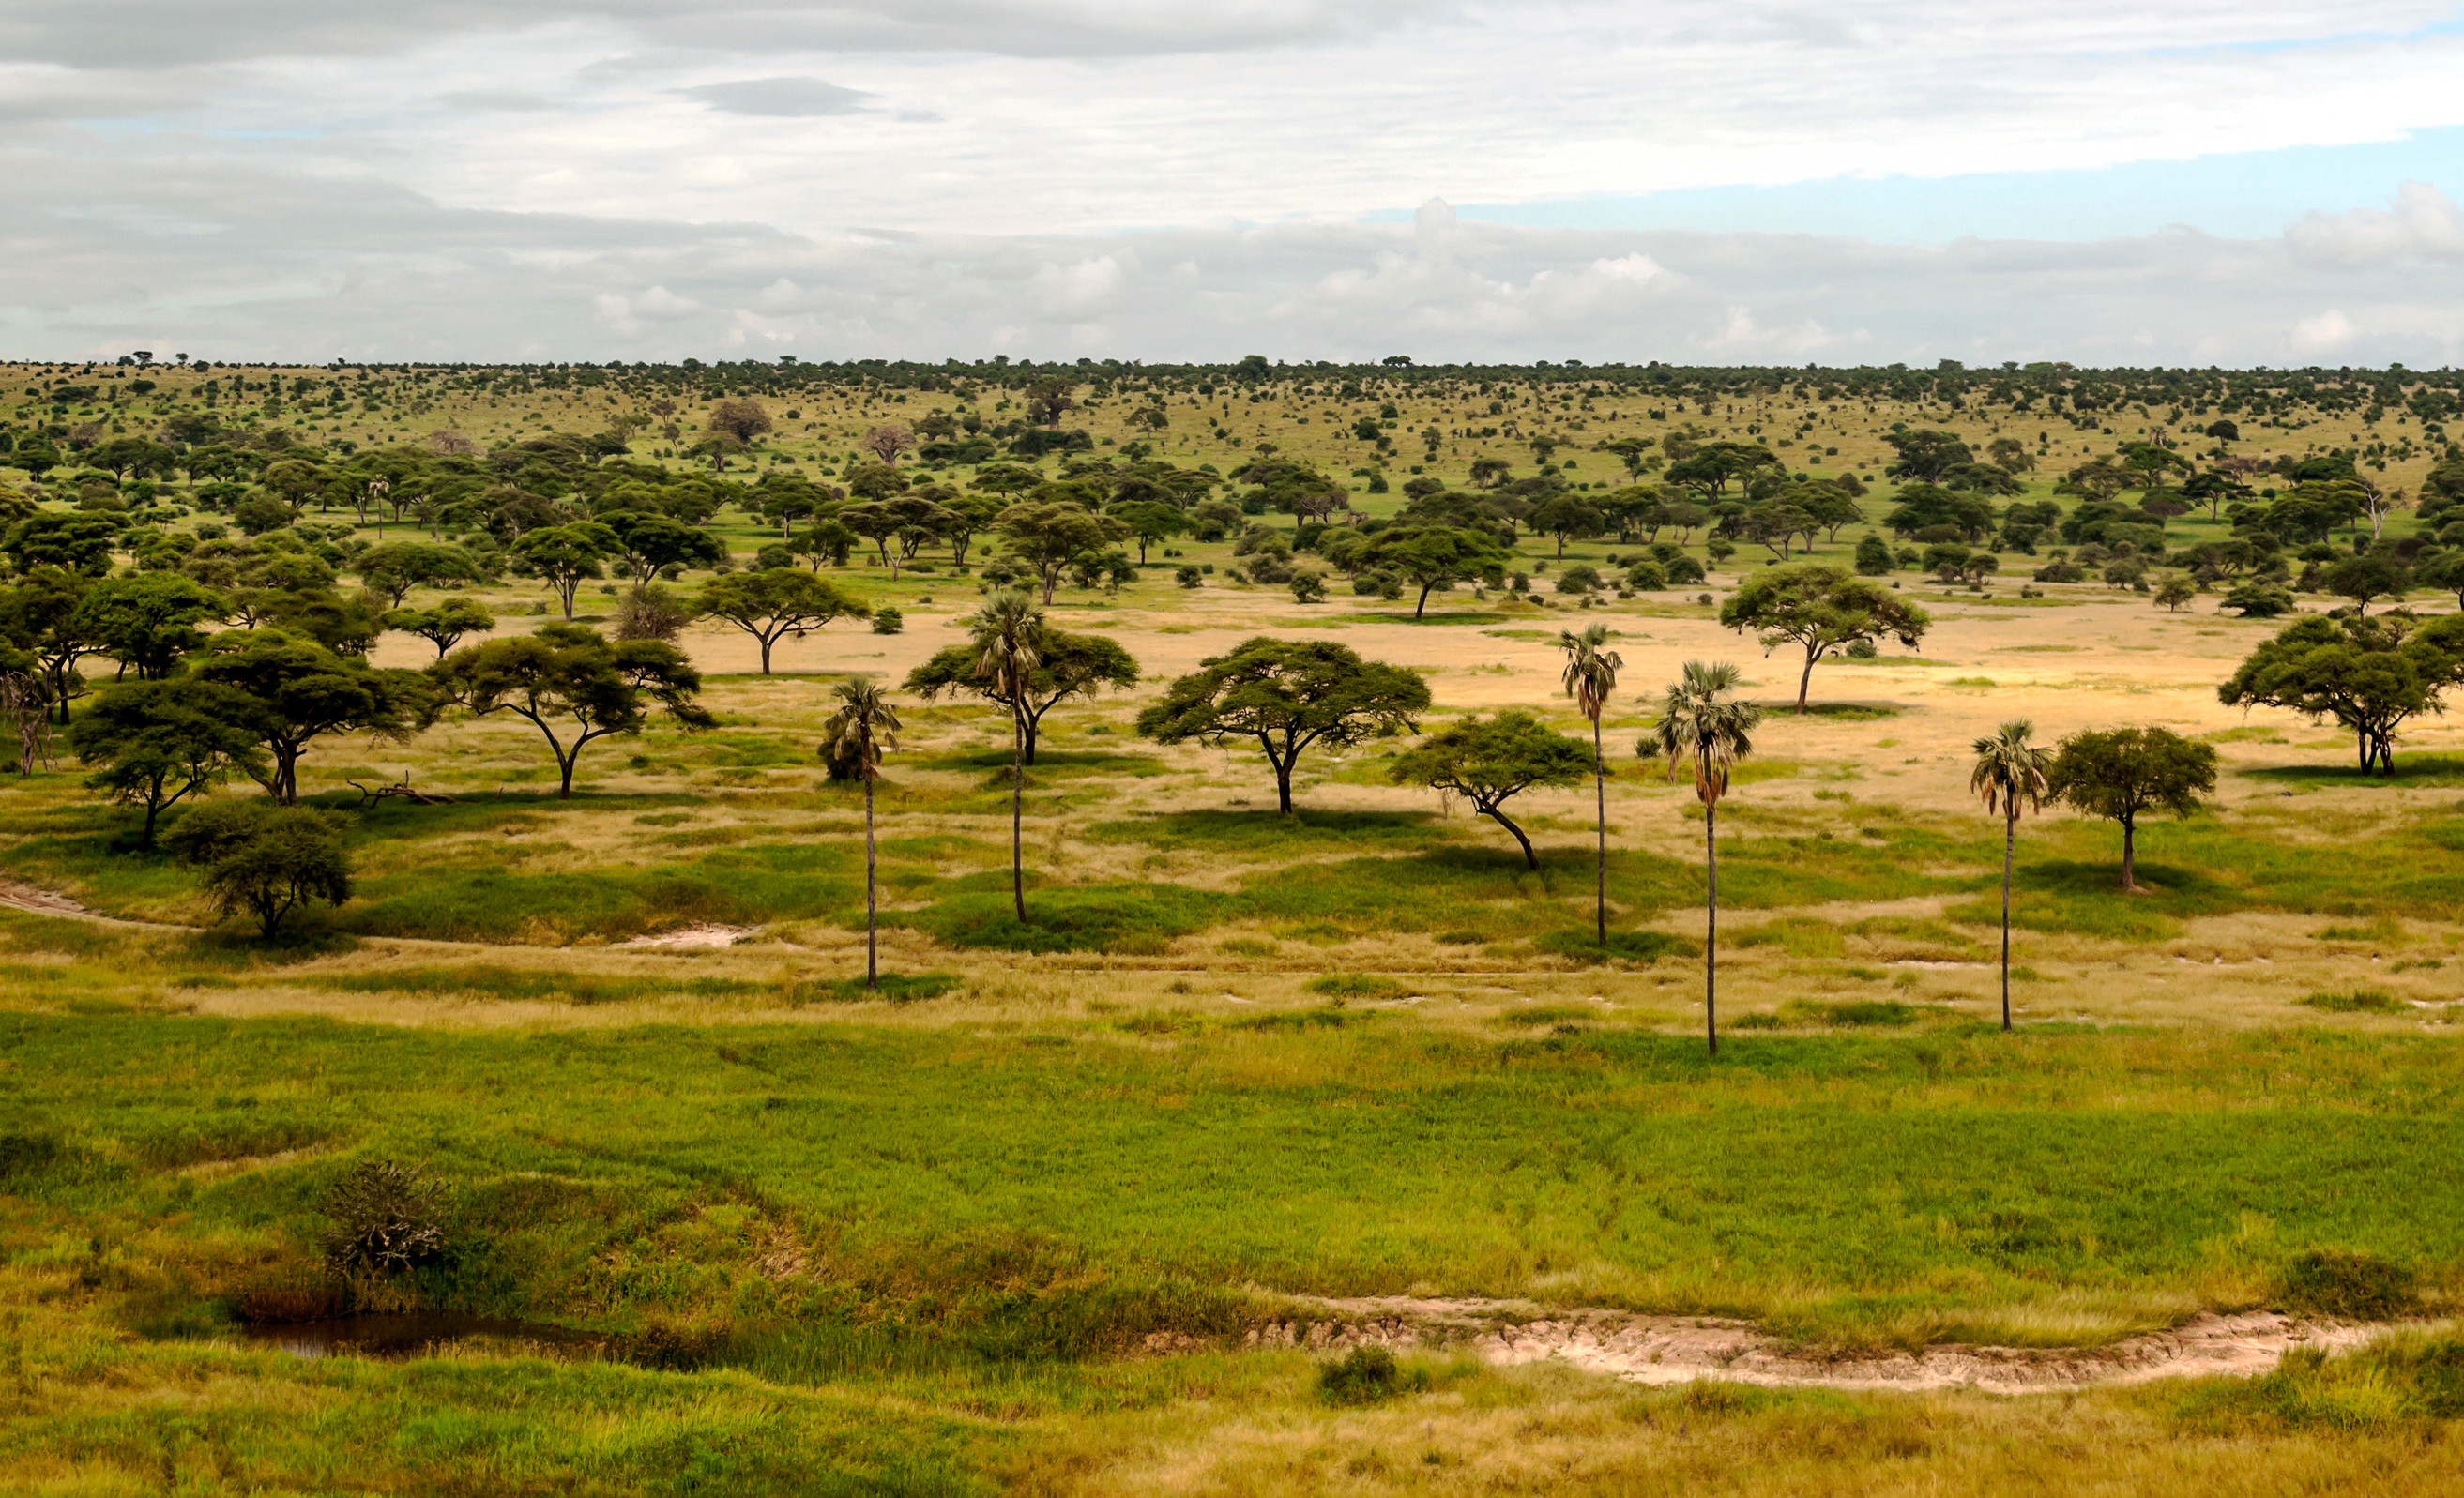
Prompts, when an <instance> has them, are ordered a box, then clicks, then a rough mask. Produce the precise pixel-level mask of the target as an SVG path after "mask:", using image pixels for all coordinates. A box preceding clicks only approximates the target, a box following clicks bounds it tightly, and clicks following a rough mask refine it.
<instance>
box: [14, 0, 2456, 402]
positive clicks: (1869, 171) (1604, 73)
mask: <svg viewBox="0 0 2464 1498" xmlns="http://www.w3.org/2000/svg"><path fill="white" fill-rule="evenodd" d="M2458 78H2464V0H2453V3H2449V0H2380V3H2367V4H2342V5H2335V4H2324V3H2315V0H2234V3H2232V4H2223V3H2216V0H2187V3H2177V4H2174V5H2171V6H2151V5H2147V4H2145V3H2144V0H2134V3H2127V4H2125V3H2122V0H2066V3H2064V4H2060V5H2049V4H2045V3H2043V0H2026V3H2019V0H1955V3H1954V0H1867V3H1863V4H1856V5H1848V6H1840V5H1830V6H1814V5H1807V4H1801V3H1796V4H1774V3H1769V0H1663V3H1656V4H1633V3H1627V4H1610V3H1590V0H1562V3H1551V0H1524V3H1521V4H1515V5H1492V4H1478V3H1454V0H1212V3H1209V4H1206V5H1203V6H1200V5H1193V4H1189V3H1187V0H1183V3H1180V4H1163V3H1158V0H1033V3H1028V0H698V3H693V4H687V3H684V0H7V3H6V4H5V5H0V174H5V187H6V189H7V191H6V199H5V201H6V203H7V205H8V206H7V208H6V210H5V214H0V251H5V260H0V268H4V269H5V274H0V355H6V356H8V357H14V358H27V357H41V358H63V357H70V356H80V357H83V356H94V355H116V354H118V353H121V352H124V351H126V350H128V349H131V348H140V347H143V348H149V349H153V350H155V351H157V352H165V351H175V350H185V351H188V352H192V353H195V354H198V355H199V356H201V357H207V358H241V359H249V358H297V359H316V360H321V359H325V358H337V357H341V358H370V359H378V358H428V359H451V358H472V359H483V358H532V359H539V358H557V359H584V358H588V359H607V358H628V359H629V358H682V357H685V356H687V355H697V356H699V357H701V358H744V357H764V358H766V357H772V356H776V355H780V354H795V355H799V356H801V357H803V358H860V357H891V358H899V357H905V358H946V357H963V358H979V357H984V356H987V355H990V354H994V353H1009V354H1012V355H1016V356H1024V357H1033V358H1074V357H1077V356H1080V355H1094V356H1099V357H1113V358H1154V359H1168V358H1235V357H1238V356H1240V355H1243V354H1247V353H1263V354H1266V355H1268V356H1270V357H1274V358H1377V357H1380V356H1383V355H1387V354H1395V353H1404V354H1410V355H1413V356H1414V357H1416V358H1419V359H1421V360H1423V361H1446V360H1457V359H1480V358H1509V359H1531V358H1582V359H1586V360H1591V361H1603V360H1612V359H1623V360H1628V361H1635V362H1639V361H1642V360H1645V359H1651V358H1661V359H1668V360H1672V361H1682V362H1722V363H1729V362H1766V361H1786V362H1809V361H1821V362H1826V363H1881V362H1889V361H1891V360H1895V359H1907V360H1910V361H1923V362H1927V363H1929V362H1931V361H1932V360H1934V359H1936V358H1962V359H1967V360H1969V361H1970V362H1977V361H1999V360H2001V359H2005V358H2016V359H2035V358H2070V359H2075V360H2079V361H2082V362H2098V363H2165V362H2174V363H2179V362H2191V363H2200V364H2207V363H2221V364H2278V365H2280V364H2291V363H2312V362H2323V363H2329V364H2340V363H2347V362H2350V363H2365V362H2385V361H2387V360H2389V359H2402V360H2405V361H2407V362H2409V363H2413V364H2416V365H2437V364H2445V363H2451V362H2455V361H2457V360H2458V359H2459V358H2464V294H2459V293H2464V209H2459V207H2458V206H2457V203H2458V200H2459V199H2464V169H2459V168H2464V89H2459V88H2458V87H2456V81H2455V80H2456V79H2458Z"/></svg>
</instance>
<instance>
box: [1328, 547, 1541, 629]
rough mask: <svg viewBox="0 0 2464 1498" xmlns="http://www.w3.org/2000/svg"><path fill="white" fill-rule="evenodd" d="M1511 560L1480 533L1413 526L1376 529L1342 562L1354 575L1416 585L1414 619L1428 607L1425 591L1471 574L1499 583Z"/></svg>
mask: <svg viewBox="0 0 2464 1498" xmlns="http://www.w3.org/2000/svg"><path fill="white" fill-rule="evenodd" d="M1512 559H1513V557H1512V554H1511V553H1509V552H1507V549H1506V548H1505V547H1503V546H1500V545H1499V544H1498V543H1497V540H1496V538H1495V537H1493V536H1490V535H1489V534H1487V533H1486V532H1481V531H1468V530H1464V529H1462V528H1460V527H1456V526H1419V527H1398V528H1397V529H1394V530H1388V531H1380V532H1377V533H1376V534H1375V535H1373V536H1371V537H1370V538H1369V539H1368V541H1366V542H1365V543H1363V544H1362V545H1360V546H1358V547H1355V548H1353V550H1351V551H1350V552H1349V553H1347V554H1346V555H1345V558H1344V565H1345V567H1347V568H1348V569H1349V570H1350V571H1352V572H1354V573H1364V572H1384V573H1392V574H1394V575H1397V576H1398V577H1401V578H1403V579H1404V580H1406V581H1408V582H1410V583H1413V584H1414V585H1416V586H1418V587H1419V590H1420V596H1419V598H1418V599H1417V600H1415V601H1414V603H1413V605H1412V617H1413V618H1414V619H1419V618H1420V617H1421V616H1422V615H1423V614H1424V613H1425V612H1426V611H1427V609H1428V607H1429V595H1430V594H1431V593H1434V592H1436V591H1437V590H1439V589H1441V588H1452V587H1453V586H1454V585H1455V584H1457V583H1459V582H1470V581H1472V580H1473V579H1475V578H1483V579H1486V580H1488V581H1490V582H1491V583H1492V584H1494V583H1497V582H1501V581H1503V580H1504V578H1505V576H1506V568H1507V563H1508V562H1509V561H1511V560H1512Z"/></svg>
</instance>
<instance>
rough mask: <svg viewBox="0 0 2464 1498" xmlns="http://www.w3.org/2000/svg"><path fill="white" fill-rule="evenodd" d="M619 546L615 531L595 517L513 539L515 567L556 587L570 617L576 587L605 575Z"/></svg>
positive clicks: (567, 615)
mask: <svg viewBox="0 0 2464 1498" xmlns="http://www.w3.org/2000/svg"><path fill="white" fill-rule="evenodd" d="M617 550H618V542H617V539H616V532H613V531H610V530H609V529H607V528H606V527H605V526H603V525H599V524H597V523H596V522H593V521H587V520H584V521H579V522H576V523H575V524H573V525H567V526H542V527H540V528H539V529H538V530H536V531H532V532H527V533H526V534H524V535H523V536H522V538H521V539H520V540H518V541H516V542H515V543H514V545H513V554H514V570H515V571H517V572H518V573H521V574H522V575H525V576H531V577H537V578H539V579H540V580H542V581H544V582H545V583H546V584H547V585H548V586H549V587H550V588H553V589H554V590H556V597H557V601H558V602H559V603H561V604H562V605H563V606H564V617H565V618H566V619H568V620H570V619H572V618H573V595H574V592H575V590H577V589H579V588H580V587H581V586H582V585H583V583H584V582H588V581H591V580H594V579H596V578H600V577H605V576H606V575H607V569H606V563H607V558H609V557H610V556H613V555H615V554H616V552H617Z"/></svg>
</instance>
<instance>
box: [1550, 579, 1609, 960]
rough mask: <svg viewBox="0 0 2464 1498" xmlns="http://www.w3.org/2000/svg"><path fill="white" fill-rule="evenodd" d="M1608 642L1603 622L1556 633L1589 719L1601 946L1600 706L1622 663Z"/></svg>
mask: <svg viewBox="0 0 2464 1498" xmlns="http://www.w3.org/2000/svg"><path fill="white" fill-rule="evenodd" d="M1608 642H1609V627H1608V626H1607V625H1606V624H1594V625H1592V626H1591V627H1590V628H1589V629H1586V630H1584V631H1583V632H1582V633H1581V634H1579V635H1577V634H1575V633H1574V632H1573V631H1572V630H1561V631H1559V632H1558V635H1557V648H1558V649H1560V650H1562V651H1564V652H1566V672H1565V683H1566V693H1567V695H1568V696H1570V697H1572V698H1573V699H1574V706H1576V707H1578V708H1580V709H1581V710H1582V714H1583V716H1584V717H1586V718H1589V719H1591V720H1592V789H1593V791H1594V792H1595V795H1596V797H1597V799H1598V802H1599V833H1600V857H1599V867H1598V879H1597V880H1596V884H1597V891H1596V893H1597V896H1598V899H1597V906H1598V920H1599V943H1600V945H1601V946H1603V947H1605V946H1607V945H1608V944H1609V780H1608V775H1609V767H1608V762H1607V761H1606V760H1605V759H1604V758H1603V757H1602V756H1601V754H1600V710H1601V709H1602V708H1604V707H1606V706H1608V704H1609V693H1611V692H1613V691H1615V690H1617V672H1618V671H1620V670H1622V669H1624V667H1625V661H1624V659H1623V658H1622V657H1620V656H1619V655H1618V654H1617V652H1616V651H1614V650H1603V649H1601V648H1600V647H1601V646H1603V645H1605V644H1607V643H1608Z"/></svg>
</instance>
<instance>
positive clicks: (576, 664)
mask: <svg viewBox="0 0 2464 1498" xmlns="http://www.w3.org/2000/svg"><path fill="white" fill-rule="evenodd" d="M428 673H429V680H430V681H432V682H434V683H435V684H436V689H437V695H438V697H439V699H440V702H441V704H450V705H452V706H460V707H461V708H463V709H464V710H466V711H468V712H469V713H470V714H471V715H472V716H473V717H475V718H484V717H487V716H489V715H491V714H493V713H498V712H510V713H512V714H514V715H515V716H516V717H517V718H524V719H528V720H529V722H530V725H531V727H535V728H537V729H539V736H540V737H542V738H544V739H546V740H547V747H548V752H549V753H550V754H552V755H554V756H555V758H556V770H557V791H556V795H557V799H558V800H560V801H562V800H567V799H569V798H571V796H572V795H573V771H574V766H575V765H576V764H577V763H579V762H580V760H581V758H582V751H583V749H584V748H586V747H587V746H588V745H589V744H590V743H591V741H592V740H594V739H603V738H605V737H607V736H608V735H609V734H612V733H625V734H631V733H639V732H641V731H642V727H643V726H644V725H645V724H646V723H648V722H649V716H650V710H651V709H652V708H653V707H658V708H663V709H665V710H666V712H667V713H668V715H669V716H670V717H671V718H673V719H675V721H676V722H677V723H679V724H681V725H683V726H684V727H687V728H708V727H716V726H717V720H716V719H715V718H713V717H712V716H711V715H710V713H709V711H708V710H706V709H705V708H703V707H701V706H699V705H698V704H696V703H695V702H694V701H693V698H694V697H695V696H697V695H698V694H699V693H700V691H701V673H700V672H699V671H697V670H695V669H693V662H692V661H691V660H690V659H689V658H688V657H687V656H686V655H685V653H684V652H683V651H681V650H678V649H677V648H676V647H675V646H673V645H671V644H669V643H668V642H667V641H665V640H606V639H605V638H603V637H602V636H601V635H600V634H599V632H598V631H597V630H594V629H592V628H590V627H589V626H588V625H585V624H549V625H546V626H544V627H542V628H541V629H540V630H539V633H537V634H535V635H525V636H522V637H519V638H517V639H514V640H490V641H488V642H487V643H486V644H481V645H469V646H465V647H464V648H462V649H460V650H456V651H455V652H453V653H452V654H451V655H450V656H447V657H446V658H445V659H444V660H442V661H439V662H436V663H435V664H434V665H432V666H429V668H428Z"/></svg>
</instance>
